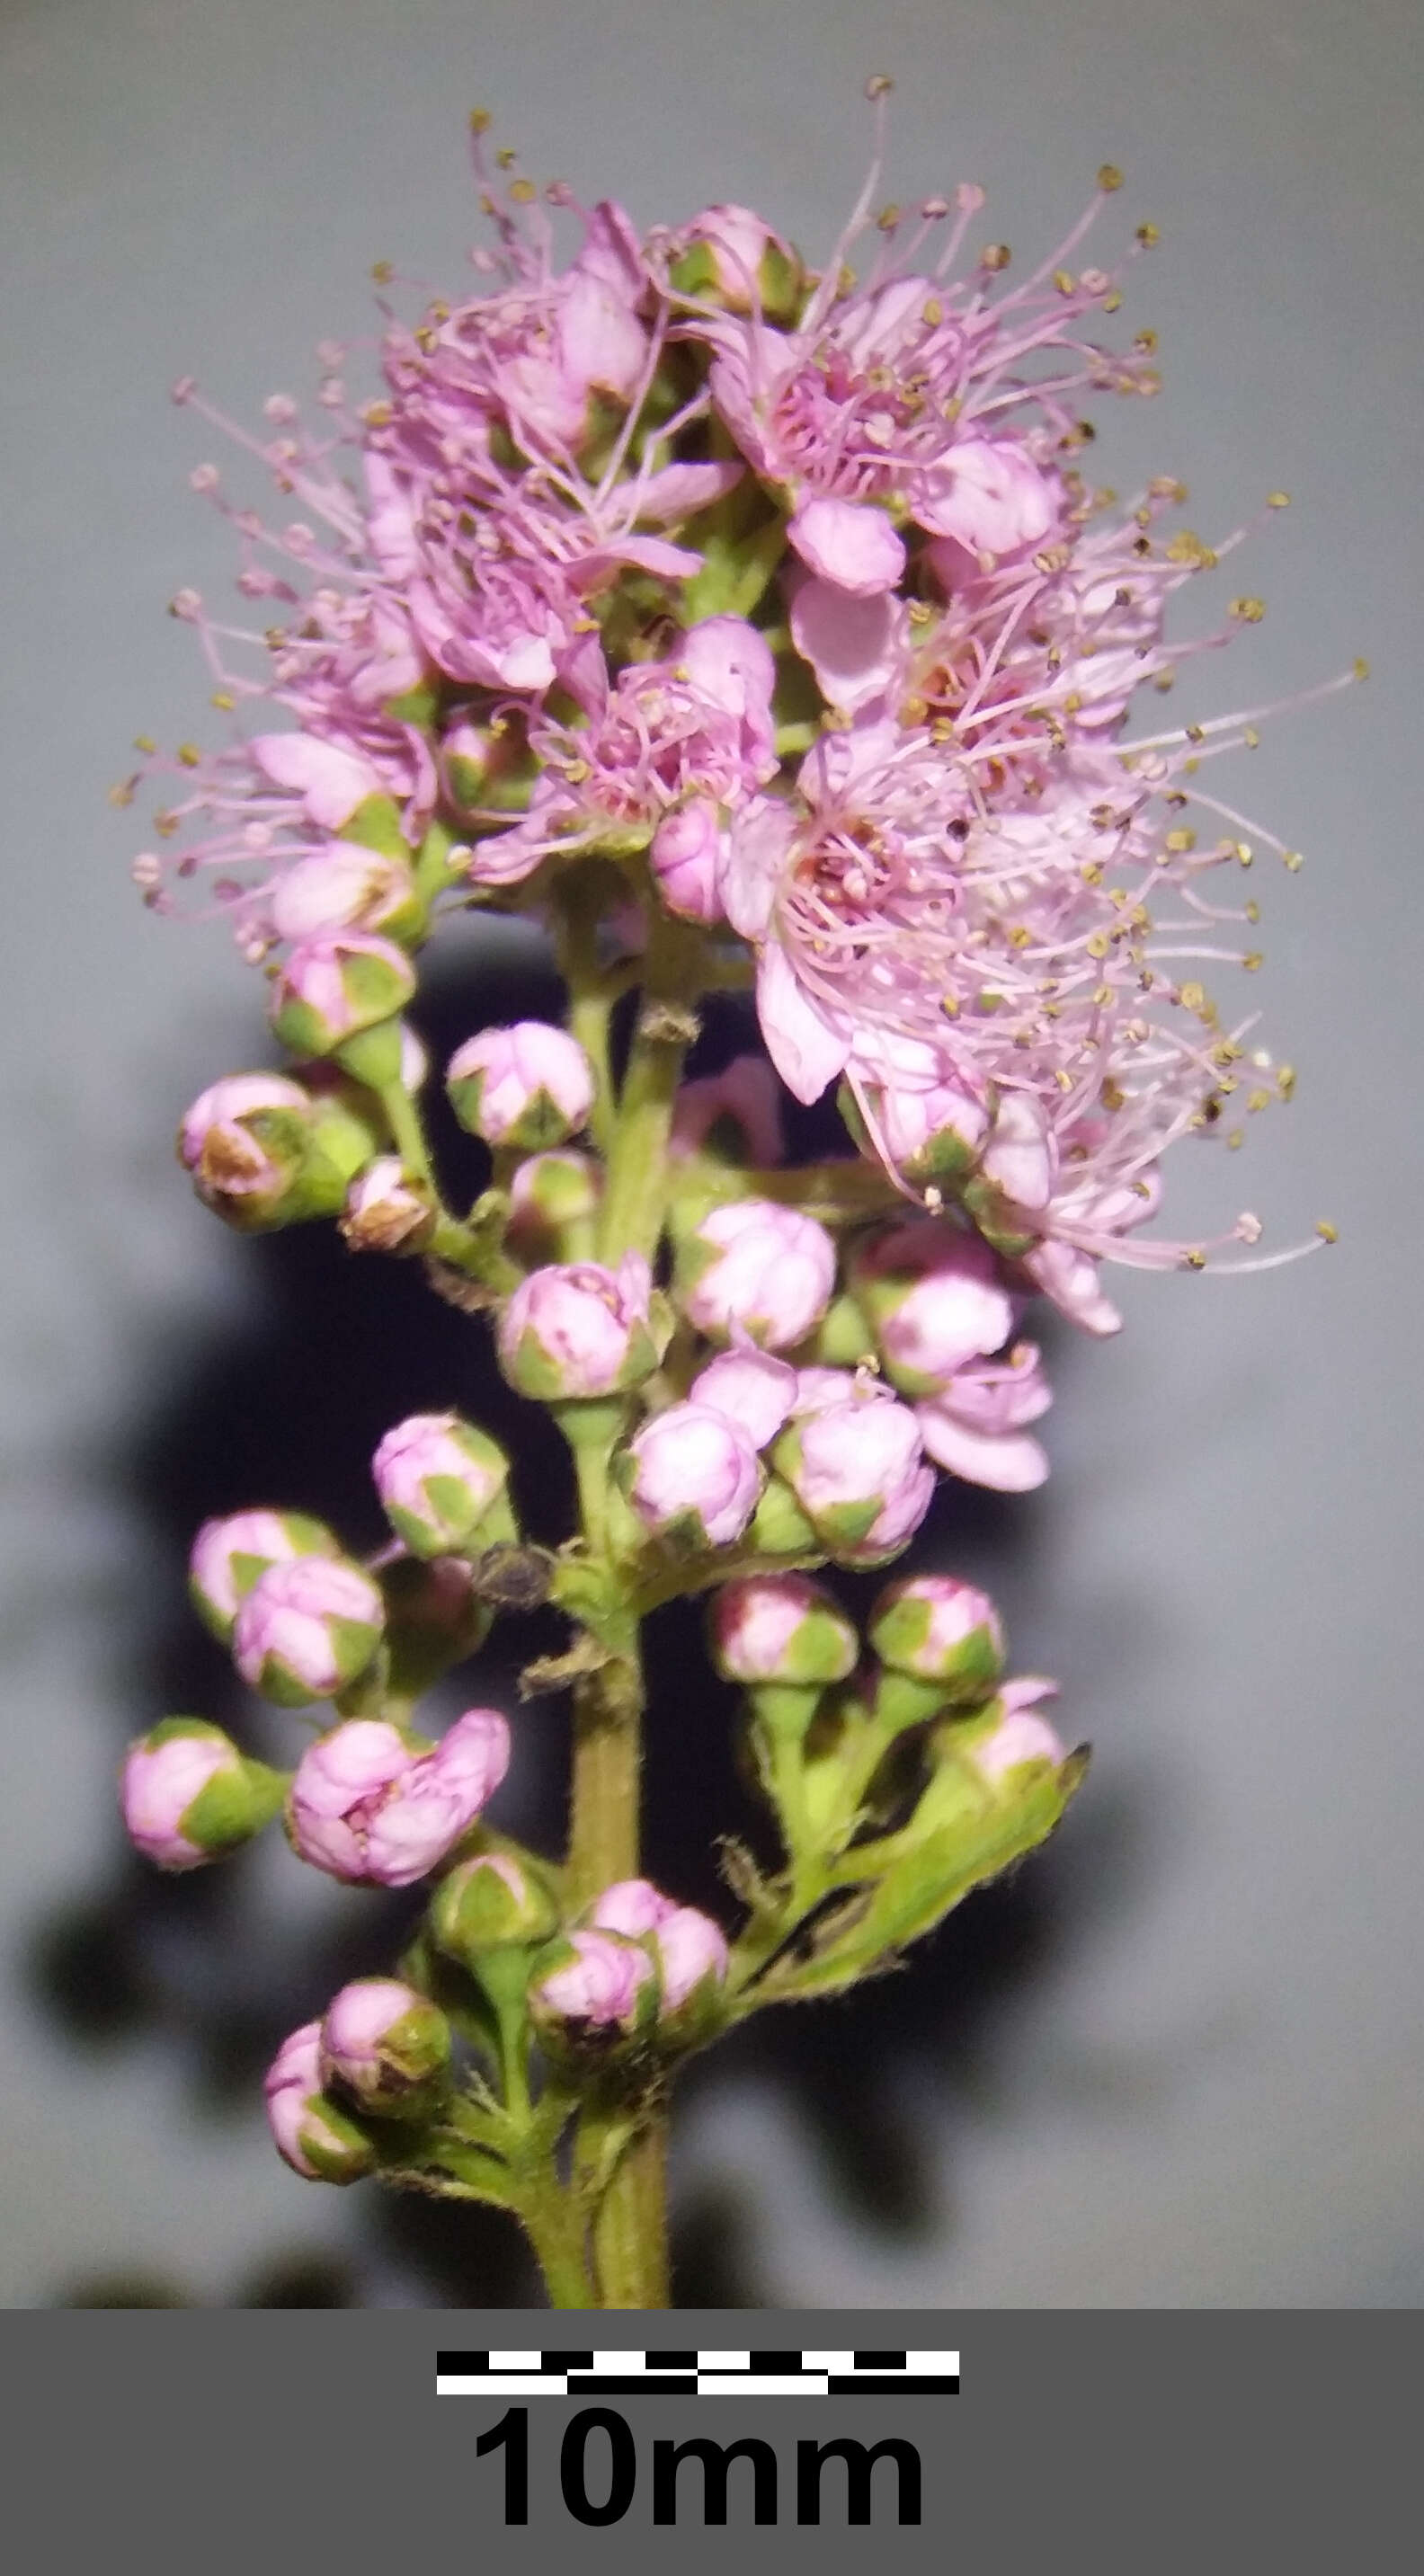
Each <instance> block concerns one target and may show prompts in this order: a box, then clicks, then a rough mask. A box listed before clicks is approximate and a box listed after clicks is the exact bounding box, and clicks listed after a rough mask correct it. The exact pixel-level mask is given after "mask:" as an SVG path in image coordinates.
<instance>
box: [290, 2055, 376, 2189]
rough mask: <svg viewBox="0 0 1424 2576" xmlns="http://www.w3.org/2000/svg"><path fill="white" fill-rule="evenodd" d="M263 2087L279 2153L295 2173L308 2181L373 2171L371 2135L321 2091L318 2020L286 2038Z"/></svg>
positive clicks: (352, 2177) (349, 2178)
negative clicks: (368, 2135) (369, 2136)
mask: <svg viewBox="0 0 1424 2576" xmlns="http://www.w3.org/2000/svg"><path fill="white" fill-rule="evenodd" d="M263 2091H264V2093H265V2095H266V2098H267V2121H268V2126H269V2127H270V2129H271V2131H272V2136H273V2138H274V2140H275V2142H276V2147H277V2153H278V2154H279V2156H281V2157H282V2158H283V2160H284V2162H285V2163H287V2164H289V2165H290V2166H291V2168H292V2171H293V2173H299V2174H300V2175H301V2176H302V2178H303V2180H304V2181H306V2182H359V2181H360V2180H361V2177H362V2175H363V2174H368V2173H370V2171H371V2169H372V2167H373V2166H374V2164H375V2161H376V2150H375V2148H374V2147H373V2145H372V2144H371V2141H370V2139H369V2138H368V2137H367V2136H366V2134H365V2132H364V2130H362V2129H360V2128H358V2127H357V2125H356V2122H355V2121H354V2120H353V2119H351V2118H350V2117H349V2116H348V2114H347V2113H346V2112H345V2111H343V2110H342V2108H341V2105H340V2103H339V2102H333V2101H332V2100H331V2099H330V2097H329V2096H328V2095H327V2094H326V2093H324V2092H323V2090H322V2081H321V2024H320V2022H319V2021H309V2022H306V2023H304V2024H303V2026H302V2028H301V2029H300V2030H294V2031H293V2032H292V2035H291V2037H290V2039H285V2040H283V2042H282V2045H281V2047H280V2048H279V2049H278V2051H277V2054H276V2056H275V2057H274V2058H273V2060H272V2063H271V2065H270V2066H269V2067H268V2069H267V2076H266V2081H265V2083H264V2085H263Z"/></svg>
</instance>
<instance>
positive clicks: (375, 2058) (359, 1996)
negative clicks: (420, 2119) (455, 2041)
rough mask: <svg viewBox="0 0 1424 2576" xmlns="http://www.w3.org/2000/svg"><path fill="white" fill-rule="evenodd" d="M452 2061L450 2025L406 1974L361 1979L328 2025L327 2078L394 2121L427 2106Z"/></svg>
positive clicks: (331, 2008)
mask: <svg viewBox="0 0 1424 2576" xmlns="http://www.w3.org/2000/svg"><path fill="white" fill-rule="evenodd" d="M449 2064H450V2025H449V2023H448V2022H447V2020H446V2019H445V2015H444V2014H443V2012H441V2011H440V2009H439V2007H438V2006H437V2005H435V2004H433V2003H431V2002H430V2001H429V2000H428V1998H427V1997H426V1996H425V1995H422V1994H418V1993H417V1992H416V1989H415V1987H414V1986H407V1985H404V1984H403V1983H402V1982H401V1980H400V1978H398V1977H357V1978H355V1979H354V1980H353V1982H352V1983H351V1984H350V1985H349V1986H343V1987H342V1989H341V1992H340V1993H339V1994H338V1995H336V1996H335V1997H334V1998H333V2000H332V2001H331V2003H329V2004H328V2006H327V2009H326V2018H325V2020H324V2021H323V2023H322V2025H321V2057H320V2065H321V2074H322V2081H323V2083H324V2084H325V2085H332V2084H335V2085H339V2086H340V2087H341V2089H342V2090H343V2091H344V2092H346V2093H349V2094H351V2095H352V2096H353V2098H354V2100H355V2101H356V2103H357V2105H358V2106H359V2108H360V2109H361V2110H363V2111H367V2112H375V2113H376V2114H378V2115H384V2116H385V2117H390V2116H391V2115H392V2114H399V2113H401V2112H408V2111H411V2110H415V2109H420V2108H423V2107H424V2104H425V2103H426V2102H427V2101H428V2100H429V2098H430V2096H431V2094H432V2093H433V2092H435V2091H436V2090H438V2088H439V2085H440V2082H441V2079H442V2078H443V2077H444V2075H445V2074H446V2072H447V2070H448V2068H449Z"/></svg>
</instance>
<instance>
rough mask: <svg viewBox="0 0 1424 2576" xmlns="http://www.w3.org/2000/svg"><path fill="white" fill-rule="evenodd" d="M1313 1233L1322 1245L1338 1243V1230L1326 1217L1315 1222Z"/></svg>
mask: <svg viewBox="0 0 1424 2576" xmlns="http://www.w3.org/2000/svg"><path fill="white" fill-rule="evenodd" d="M1315 1231H1316V1233H1317V1234H1318V1235H1319V1237H1320V1240H1321V1242H1322V1243H1338V1242H1339V1240H1340V1229H1339V1227H1338V1226H1334V1225H1332V1224H1331V1222H1330V1219H1329V1217H1328V1216H1322V1217H1320V1218H1319V1219H1318V1220H1317V1223H1316V1228H1315Z"/></svg>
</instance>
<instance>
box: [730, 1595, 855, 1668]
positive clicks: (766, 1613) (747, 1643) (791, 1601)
mask: <svg viewBox="0 0 1424 2576" xmlns="http://www.w3.org/2000/svg"><path fill="white" fill-rule="evenodd" d="M711 1632H712V1660H713V1662H714V1663H715V1664H716V1667H717V1670H718V1672H719V1673H720V1674H721V1675H722V1677H723V1679H724V1680H725V1681H733V1682H748V1683H750V1684H752V1686H753V1687H755V1686H756V1685H757V1684H759V1683H763V1682H773V1683H774V1682H780V1683H789V1684H791V1685H793V1686H804V1687H807V1688H813V1687H817V1686H820V1685H822V1684H824V1683H827V1682H839V1681H844V1680H845V1678H846V1676H847V1674H849V1673H852V1672H854V1670H855V1666H856V1660H857V1657H858V1655H859V1651H860V1641H859V1639H858V1637H857V1636H856V1633H855V1630H854V1628H853V1627H852V1626H851V1624H850V1621H849V1620H848V1619H847V1618H846V1616H845V1613H844V1612H843V1611H842V1610H841V1609H840V1608H839V1606H838V1605H837V1603H836V1602H834V1601H833V1600H832V1598H831V1596H830V1594H829V1593H828V1592H826V1591H823V1590H822V1588H821V1586H820V1584H819V1583H812V1582H811V1580H810V1579H809V1577H808V1576H807V1575H804V1574H752V1575H748V1576H747V1577H746V1579H745V1580H744V1581H743V1582H740V1583H725V1584H724V1585H723V1586H722V1589H721V1591H720V1592H719V1593H718V1594H717V1596H716V1599H715V1600H714V1602H713V1604H712V1616H711Z"/></svg>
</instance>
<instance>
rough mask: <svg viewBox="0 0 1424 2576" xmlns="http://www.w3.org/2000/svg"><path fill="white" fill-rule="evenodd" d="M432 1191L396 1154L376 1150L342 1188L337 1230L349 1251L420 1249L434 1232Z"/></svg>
mask: <svg viewBox="0 0 1424 2576" xmlns="http://www.w3.org/2000/svg"><path fill="white" fill-rule="evenodd" d="M435 1216H436V1209H435V1195H434V1192H433V1191H432V1189H431V1187H430V1184H429V1182H428V1181H424V1180H422V1179H421V1178H420V1176H419V1174H418V1173H415V1172H411V1171H408V1170H407V1169H406V1166H405V1164H404V1163H403V1162H402V1161H401V1158H400V1156H399V1154H379V1155H378V1156H377V1158H376V1160H375V1162H374V1163H368V1164H367V1166H366V1169H365V1171H364V1172H358V1173H357V1175H356V1178H355V1180H354V1181H353V1182H352V1184H351V1187H350V1189H349V1190H348V1191H347V1193H346V1206H345V1208H344V1210H343V1212H342V1215H341V1218H340V1225H341V1231H342V1233H343V1235H344V1236H345V1238H346V1240H347V1242H348V1243H349V1244H350V1246H351V1249H352V1251H353V1252H405V1253H410V1252H423V1251H424V1250H425V1247H426V1245H427V1244H428V1243H429V1241H430V1238H431V1236H432V1235H433V1234H434V1232H435Z"/></svg>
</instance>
